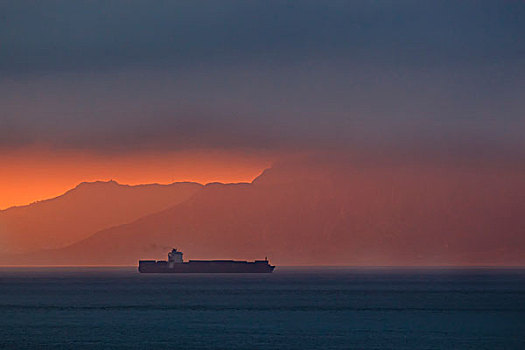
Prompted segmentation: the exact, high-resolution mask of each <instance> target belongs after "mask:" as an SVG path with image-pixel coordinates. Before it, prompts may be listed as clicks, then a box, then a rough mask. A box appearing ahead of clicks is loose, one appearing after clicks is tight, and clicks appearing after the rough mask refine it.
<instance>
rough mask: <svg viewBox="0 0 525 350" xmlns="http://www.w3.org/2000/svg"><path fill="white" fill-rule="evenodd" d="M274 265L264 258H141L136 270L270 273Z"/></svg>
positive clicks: (151, 271)
mask: <svg viewBox="0 0 525 350" xmlns="http://www.w3.org/2000/svg"><path fill="white" fill-rule="evenodd" d="M274 269H275V266H272V265H270V264H268V262H267V261H265V260H259V261H253V262H250V261H234V260H190V261H189V262H183V263H175V264H168V262H167V261H154V260H141V261H139V267H138V270H139V272H141V273H271V272H273V270H274Z"/></svg>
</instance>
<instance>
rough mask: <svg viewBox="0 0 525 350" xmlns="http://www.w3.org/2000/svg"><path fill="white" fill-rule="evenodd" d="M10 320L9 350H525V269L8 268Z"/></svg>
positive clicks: (1, 325) (2, 295)
mask: <svg viewBox="0 0 525 350" xmlns="http://www.w3.org/2000/svg"><path fill="white" fill-rule="evenodd" d="M0 314H1V317H0V348H7V349H11V348H13V349H16V348H35V349H36V348H38V349H42V348H53V349H56V348H75V349H83V348H86V349H94V348H95V349H96V348H100V349H108V348H110V349H111V348H121V349H135V348H137V349H138V348H179V349H209V348H217V349H354V348H355V349H389V348H395V349H525V270H524V269H381V268H365V269H352V268H311V269H304V268H284V267H281V268H277V269H276V271H275V272H274V273H273V274H268V275H266V274H262V275H242V274H241V275H143V274H138V273H137V272H136V269H135V268H0Z"/></svg>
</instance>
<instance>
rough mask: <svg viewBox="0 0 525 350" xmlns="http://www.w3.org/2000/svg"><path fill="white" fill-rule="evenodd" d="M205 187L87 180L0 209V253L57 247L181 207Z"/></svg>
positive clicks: (185, 184) (198, 185) (181, 184)
mask: <svg viewBox="0 0 525 350" xmlns="http://www.w3.org/2000/svg"><path fill="white" fill-rule="evenodd" d="M201 187H202V185H200V184H197V183H174V184H171V185H157V184H152V185H140V186H128V185H121V184H118V183H116V182H115V181H108V182H102V181H97V182H85V183H81V184H80V185H78V186H77V187H75V188H74V189H72V190H70V191H68V192H66V193H65V194H63V195H61V196H59V197H56V198H53V199H49V200H44V201H40V202H36V203H33V204H30V205H26V206H21V207H12V208H9V209H6V210H2V211H0V242H1V245H0V247H1V248H0V253H4V254H6V253H17V252H28V251H35V250H40V249H49V248H58V247H63V246H65V245H68V244H71V243H73V242H77V241H79V240H80V239H83V238H86V237H87V236H89V235H90V234H93V233H94V232H97V231H99V230H101V229H104V228H107V227H110V226H115V225H121V224H123V223H127V222H131V221H133V220H135V219H137V218H139V217H141V216H143V215H146V214H149V213H154V212H157V211H159V210H162V209H165V208H168V207H170V206H172V205H175V204H177V203H180V202H182V201H184V200H186V199H187V198H189V197H190V196H191V195H193V194H194V193H195V192H196V191H198V190H200V189H201Z"/></svg>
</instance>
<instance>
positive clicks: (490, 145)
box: [0, 0, 525, 208]
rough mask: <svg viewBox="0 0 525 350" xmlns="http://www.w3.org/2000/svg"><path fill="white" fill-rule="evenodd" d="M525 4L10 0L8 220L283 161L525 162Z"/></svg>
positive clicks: (1, 12)
mask: <svg viewBox="0 0 525 350" xmlns="http://www.w3.org/2000/svg"><path fill="white" fill-rule="evenodd" d="M523 18H525V3H524V2H522V1H510V0H509V1H439V2H427V1H424V2H422V1H335V0H334V1H328V2H321V1H284V0H283V1H262V0H261V1H249V0H248V1H220V2H218V1H198V2H197V1H155V2H151V1H135V0H128V1H123V0H118V1H116V0H106V1H46V2H33V1H0V208H6V207H9V206H12V205H21V204H26V203H30V202H32V201H35V200H40V199H43V198H48V197H50V196H54V195H58V194H60V193H62V192H64V191H65V190H67V189H69V188H71V187H73V186H74V185H75V184H77V183H79V182H81V181H89V180H96V179H101V180H109V179H116V180H117V181H120V182H123V183H130V184H136V183H146V182H160V183H168V182H172V181H181V180H189V181H199V182H203V183H205V182H211V181H223V182H237V181H251V179H253V178H254V177H255V176H257V175H258V174H259V173H260V172H261V171H262V170H263V169H265V168H266V167H268V166H270V165H271V163H272V162H273V161H275V160H277V159H279V158H281V157H283V156H287V155H290V154H297V153H305V152H310V151H312V152H327V153H330V154H333V153H342V154H344V153H348V152H350V153H362V154H365V155H366V157H368V158H369V159H370V160H371V161H373V162H378V163H381V162H384V161H385V160H386V159H392V158H395V159H403V160H404V161H410V162H421V161H426V162H429V161H430V162H432V160H433V159H440V160H443V159H445V160H447V161H450V162H454V163H462V162H468V161H471V160H472V159H477V160H478V161H481V162H484V163H486V164H487V166H492V167H498V166H501V164H504V165H505V166H509V165H510V166H523V164H525V163H524V162H523V161H524V160H525V155H524V150H525V147H524V146H525V138H524V137H523V134H524V131H525V120H524V111H525V99H523V96H525V40H524V39H523V37H524V35H523V33H525V21H524V20H523Z"/></svg>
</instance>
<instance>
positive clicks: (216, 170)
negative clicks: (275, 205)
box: [0, 149, 271, 210]
mask: <svg viewBox="0 0 525 350" xmlns="http://www.w3.org/2000/svg"><path fill="white" fill-rule="evenodd" d="M0 164H2V166H1V168H0V210H1V209H6V208H9V207H12V206H20V205H26V204H30V203H32V202H35V201H39V200H44V199H48V198H54V197H56V196H59V195H61V194H63V193H64V192H66V191H67V190H69V189H71V188H74V187H75V186H77V185H78V184H79V183H81V182H85V181H98V180H100V181H108V180H115V181H117V182H118V183H121V184H127V185H138V184H146V183H160V184H169V183H173V182H180V181H192V182H198V183H202V184H206V183H210V182H225V183H230V182H231V183H234V182H250V181H252V180H253V179H254V178H255V177H257V176H258V175H259V174H260V173H261V172H262V171H263V170H264V169H265V168H267V167H269V166H270V165H271V161H270V160H269V157H268V156H265V155H262V154H246V153H241V152H226V151H207V150H202V151H184V152H164V153H159V152H157V153H147V152H143V153H140V154H129V155H112V156H107V155H96V154H90V153H87V152H80V151H76V152H73V151H69V152H64V151H62V152H52V151H47V150H43V151H42V150H40V151H35V150H34V149H30V150H19V151H16V152H10V153H0Z"/></svg>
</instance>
